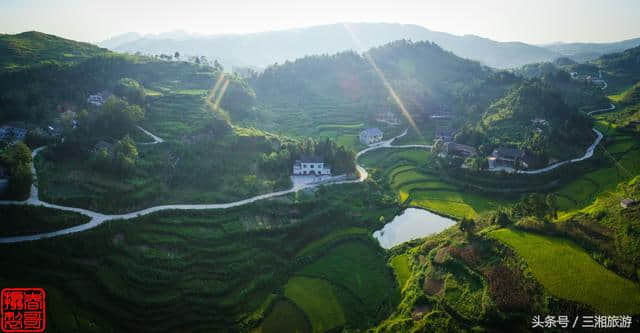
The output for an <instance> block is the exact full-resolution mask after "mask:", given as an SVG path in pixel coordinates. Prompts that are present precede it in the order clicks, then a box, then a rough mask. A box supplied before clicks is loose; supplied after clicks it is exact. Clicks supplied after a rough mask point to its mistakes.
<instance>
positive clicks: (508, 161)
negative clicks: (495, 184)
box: [487, 148, 529, 169]
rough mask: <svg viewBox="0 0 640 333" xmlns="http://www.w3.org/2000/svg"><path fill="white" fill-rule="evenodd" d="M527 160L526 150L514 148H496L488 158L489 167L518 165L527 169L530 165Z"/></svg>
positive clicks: (513, 167) (514, 167)
mask: <svg viewBox="0 0 640 333" xmlns="http://www.w3.org/2000/svg"><path fill="white" fill-rule="evenodd" d="M526 160H527V159H526V153H525V152H524V150H521V149H513V148H498V149H495V150H494V151H493V152H492V153H491V156H489V157H488V158H487V161H488V162H489V169H499V168H510V169H516V168H517V167H522V168H525V169H526V168H528V167H529V164H528V163H527V162H526Z"/></svg>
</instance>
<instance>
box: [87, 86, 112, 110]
mask: <svg viewBox="0 0 640 333" xmlns="http://www.w3.org/2000/svg"><path fill="white" fill-rule="evenodd" d="M111 96H113V94H112V93H110V92H108V91H107V90H103V91H101V92H99V93H97V94H95V95H89V97H88V98H87V103H89V104H92V105H95V106H102V104H104V102H105V101H106V100H107V99H109V97H111Z"/></svg>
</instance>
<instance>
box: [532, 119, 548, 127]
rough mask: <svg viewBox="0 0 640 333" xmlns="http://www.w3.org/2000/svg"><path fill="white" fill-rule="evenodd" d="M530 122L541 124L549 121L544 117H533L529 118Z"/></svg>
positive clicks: (543, 124) (546, 123) (545, 124)
mask: <svg viewBox="0 0 640 333" xmlns="http://www.w3.org/2000/svg"><path fill="white" fill-rule="evenodd" d="M531 122H532V123H533V124H534V125H542V126H547V125H549V122H548V121H547V120H546V119H543V118H533V119H531Z"/></svg>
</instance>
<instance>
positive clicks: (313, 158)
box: [296, 156, 324, 163]
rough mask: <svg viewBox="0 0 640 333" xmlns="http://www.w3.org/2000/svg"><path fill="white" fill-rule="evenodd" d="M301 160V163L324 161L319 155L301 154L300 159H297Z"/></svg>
mask: <svg viewBox="0 0 640 333" xmlns="http://www.w3.org/2000/svg"><path fill="white" fill-rule="evenodd" d="M298 161H300V162H301V163H323V162H324V161H323V159H322V158H321V157H319V156H301V157H300V160H297V161H296V162H298Z"/></svg>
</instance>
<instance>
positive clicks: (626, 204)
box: [620, 198, 638, 208]
mask: <svg viewBox="0 0 640 333" xmlns="http://www.w3.org/2000/svg"><path fill="white" fill-rule="evenodd" d="M637 204H638V201H636V200H633V199H631V198H626V199H624V200H622V201H620V207H622V208H629V207H633V206H635V205H637Z"/></svg>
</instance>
